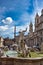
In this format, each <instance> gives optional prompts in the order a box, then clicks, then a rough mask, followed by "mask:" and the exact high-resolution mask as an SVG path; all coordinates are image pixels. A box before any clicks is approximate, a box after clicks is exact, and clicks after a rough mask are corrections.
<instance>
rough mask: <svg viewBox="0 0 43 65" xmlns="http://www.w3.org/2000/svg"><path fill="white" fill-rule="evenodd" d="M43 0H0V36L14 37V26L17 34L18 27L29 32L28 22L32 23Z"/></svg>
mask: <svg viewBox="0 0 43 65" xmlns="http://www.w3.org/2000/svg"><path fill="white" fill-rule="evenodd" d="M41 9H43V0H41V1H40V0H0V36H2V37H4V38H5V37H9V38H13V37H14V26H15V25H16V27H17V29H16V30H17V34H18V32H19V31H20V29H22V30H25V29H26V28H27V33H28V32H29V23H30V21H32V23H33V24H34V19H35V15H36V13H37V12H38V14H39V15H40V14H41Z"/></svg>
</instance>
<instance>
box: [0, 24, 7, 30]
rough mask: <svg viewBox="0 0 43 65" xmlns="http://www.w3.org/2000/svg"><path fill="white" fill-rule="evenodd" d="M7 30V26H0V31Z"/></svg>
mask: <svg viewBox="0 0 43 65" xmlns="http://www.w3.org/2000/svg"><path fill="white" fill-rule="evenodd" d="M7 29H8V26H7V25H5V26H0V31H5V30H7Z"/></svg>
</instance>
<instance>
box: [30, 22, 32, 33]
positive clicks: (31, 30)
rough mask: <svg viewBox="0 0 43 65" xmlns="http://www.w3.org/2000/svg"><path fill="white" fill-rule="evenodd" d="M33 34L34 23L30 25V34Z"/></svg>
mask: <svg viewBox="0 0 43 65" xmlns="http://www.w3.org/2000/svg"><path fill="white" fill-rule="evenodd" d="M32 32H33V24H32V22H30V25H29V33H32Z"/></svg>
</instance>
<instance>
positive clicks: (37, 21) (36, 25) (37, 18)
mask: <svg viewBox="0 0 43 65" xmlns="http://www.w3.org/2000/svg"><path fill="white" fill-rule="evenodd" d="M39 22H40V21H39V15H38V13H37V14H36V17H35V31H37V29H38V28H37V27H38V24H39Z"/></svg>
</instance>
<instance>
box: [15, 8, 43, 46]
mask: <svg viewBox="0 0 43 65" xmlns="http://www.w3.org/2000/svg"><path fill="white" fill-rule="evenodd" d="M34 27H35V30H34V32H33V24H32V22H30V25H29V34H28V35H26V36H25V35H24V38H25V40H26V44H27V45H28V46H29V47H33V46H40V45H41V43H42V42H43V9H42V11H41V16H39V15H38V13H37V14H36V16H35V25H34ZM15 32H16V31H15ZM14 36H15V35H14ZM16 41H19V36H16Z"/></svg>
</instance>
